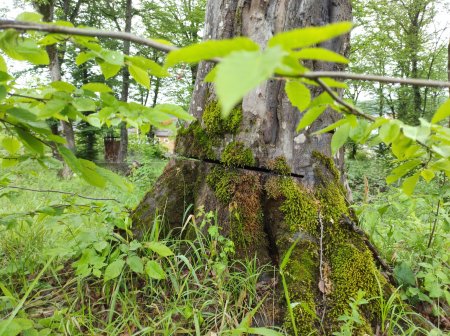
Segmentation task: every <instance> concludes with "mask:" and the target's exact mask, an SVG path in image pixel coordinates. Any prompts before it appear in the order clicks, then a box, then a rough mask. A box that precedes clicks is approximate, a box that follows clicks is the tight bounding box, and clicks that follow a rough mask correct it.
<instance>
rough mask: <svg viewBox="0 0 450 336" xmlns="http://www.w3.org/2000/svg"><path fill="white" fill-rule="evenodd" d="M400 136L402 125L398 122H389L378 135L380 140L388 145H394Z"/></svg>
mask: <svg viewBox="0 0 450 336" xmlns="http://www.w3.org/2000/svg"><path fill="white" fill-rule="evenodd" d="M399 134H400V125H399V124H398V123H397V122H396V121H389V122H388V123H385V124H384V125H383V126H381V128H380V131H379V133H378V135H379V137H380V139H381V140H382V141H383V142H384V143H385V144H387V145H389V144H390V143H392V142H393V141H394V140H395V139H396V138H397V137H398V135H399Z"/></svg>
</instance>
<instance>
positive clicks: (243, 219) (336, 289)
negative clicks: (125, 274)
mask: <svg viewBox="0 0 450 336" xmlns="http://www.w3.org/2000/svg"><path fill="white" fill-rule="evenodd" d="M345 20H351V5H350V1H349V0H320V1H317V0H276V1H264V0H252V1H238V0H214V1H209V2H208V5H207V11H206V27H205V34H204V36H205V37H206V38H208V39H225V38H232V37H234V36H239V35H245V36H248V37H250V38H252V39H253V40H254V41H256V42H257V43H259V44H260V45H261V46H265V45H266V43H267V41H268V40H269V38H271V37H272V36H273V34H276V33H278V32H281V31H285V30H290V29H293V28H297V27H305V26H318V25H325V24H328V23H332V22H337V21H345ZM322 47H325V48H328V49H330V50H333V51H335V52H338V53H341V54H347V52H348V50H349V36H343V37H339V38H336V39H334V40H333V41H329V42H326V43H324V44H323V45H322ZM309 66H310V67H311V68H313V69H314V70H338V69H340V68H339V66H337V65H335V64H330V63H322V62H314V63H311V64H309ZM212 67H213V64H211V63H202V64H200V65H199V69H198V73H197V81H196V85H195V89H194V93H193V98H192V102H191V107H190V111H191V113H192V114H193V115H194V116H195V117H196V118H197V121H196V122H194V123H192V124H191V125H189V127H188V128H186V129H183V130H181V131H180V132H179V134H178V136H177V143H176V149H175V151H176V153H177V154H178V155H179V157H180V158H181V157H183V158H190V159H172V160H171V161H170V163H169V164H168V166H167V168H166V169H165V171H164V173H163V174H162V176H161V177H160V178H159V180H158V181H157V183H156V185H155V186H154V188H153V190H151V191H150V192H149V193H148V194H147V195H146V196H145V198H144V200H143V201H142V202H141V204H140V205H139V206H138V207H137V208H136V209H135V211H134V214H133V216H134V227H135V232H136V233H137V234H138V235H142V233H143V232H145V231H146V230H148V229H149V227H150V226H151V225H152V223H153V219H154V216H155V214H162V215H164V219H165V222H166V224H167V228H168V229H174V228H176V227H180V226H181V225H182V224H183V223H182V219H183V215H184V210H185V209H186V208H187V207H188V206H189V205H190V204H193V205H194V208H197V207H200V206H204V208H205V209H206V210H207V211H217V215H218V222H219V223H220V226H221V227H222V229H223V234H225V235H227V236H229V237H231V239H232V240H233V241H234V243H235V247H236V254H237V256H238V257H241V258H247V257H253V256H255V255H256V256H257V258H258V263H259V264H265V263H267V262H271V263H273V264H274V265H279V263H280V261H281V260H280V259H282V257H283V255H285V253H286V251H287V250H288V249H289V247H290V246H291V245H292V244H293V243H294V242H297V244H296V246H295V248H294V250H293V253H292V255H291V258H290V261H289V262H288V263H287V266H286V269H285V273H286V274H287V275H286V283H287V289H288V291H289V296H290V300H291V302H297V303H300V304H299V305H297V306H296V307H295V308H294V309H293V310H294V319H295V323H293V321H291V319H290V317H289V314H287V313H286V311H287V307H286V302H285V301H284V295H283V294H282V293H283V292H282V288H281V287H280V288H278V292H277V294H276V295H272V296H269V299H267V300H266V302H265V304H264V307H263V308H262V309H263V310H271V313H269V314H266V315H267V316H273V315H275V316H276V319H275V320H276V321H275V323H277V324H278V325H284V327H285V328H286V330H287V331H288V333H289V334H293V332H292V331H293V328H294V325H295V326H296V328H297V329H298V332H299V335H307V334H309V333H310V332H314V333H317V334H326V335H329V334H330V335H331V333H332V332H333V331H336V330H338V329H339V326H340V322H339V321H338V320H337V318H338V317H339V316H340V315H342V314H344V312H345V311H346V310H347V309H348V307H349V303H350V298H351V297H355V296H356V294H357V293H358V291H359V290H364V291H365V292H366V295H367V297H375V296H378V295H379V287H378V282H379V283H380V284H381V287H382V288H384V287H385V286H387V281H386V279H385V278H384V277H383V276H382V275H381V273H380V272H379V271H378V269H377V266H376V262H375V259H374V257H373V255H372V252H371V250H370V249H369V248H368V247H367V244H366V243H367V239H366V238H365V237H364V236H363V235H361V232H360V230H359V231H358V229H357V228H356V226H355V224H354V222H355V219H354V218H353V217H354V216H353V215H352V213H351V211H350V210H349V207H348V205H349V204H348V202H347V200H346V195H347V193H346V190H345V188H344V187H343V185H342V181H343V178H342V174H341V173H340V171H342V167H343V152H342V151H341V152H339V153H338V155H337V156H336V157H335V158H334V160H333V159H331V158H330V156H331V151H330V142H331V137H332V134H330V133H325V134H322V135H313V132H314V131H316V130H318V129H321V128H323V127H325V126H327V125H329V124H330V123H333V122H335V121H336V120H337V119H338V118H339V115H337V114H336V113H334V112H332V111H327V112H326V113H325V114H324V115H323V116H321V117H320V118H319V119H318V120H317V121H316V122H315V123H314V124H313V125H312V126H311V127H310V128H309V129H308V130H305V131H302V132H301V133H297V132H296V126H297V124H298V122H299V120H300V118H301V114H300V113H299V111H298V110H296V109H295V108H294V107H292V105H291V104H290V102H289V100H288V99H287V97H286V94H285V93H284V83H283V82H281V81H278V80H269V81H267V82H266V83H264V84H262V85H261V86H259V87H258V88H257V89H255V90H253V91H252V92H250V93H249V94H248V95H247V96H246V97H245V98H244V99H243V101H242V104H241V105H240V106H238V107H236V108H235V109H234V111H233V112H232V113H231V115H232V117H231V118H230V119H227V120H222V119H220V118H221V117H220V108H219V106H218V104H217V101H216V97H215V94H214V88H213V87H212V86H211V85H210V84H208V83H204V82H203V79H204V78H205V76H206V74H207V73H208V72H209V71H210V70H211V69H212ZM312 92H313V94H314V95H315V96H317V95H319V94H320V93H321V92H322V91H321V90H320V89H318V88H312ZM355 228H356V229H355ZM187 235H188V237H189V233H188V234H187ZM378 308H379V307H378V306H377V303H376V301H375V300H374V301H371V303H370V304H368V305H365V306H364V307H363V308H361V315H362V318H363V320H364V323H363V324H362V325H360V326H359V327H358V328H359V329H358V330H359V332H361V333H362V332H363V331H366V332H367V333H369V334H370V333H371V330H374V329H375V328H376V323H377V318H378V316H379V313H378ZM264 315H265V314H264V313H262V314H260V318H258V319H255V321H254V323H255V324H259V325H269V324H272V323H273V321H272V320H271V321H266V320H265V319H264V318H262V316H264Z"/></svg>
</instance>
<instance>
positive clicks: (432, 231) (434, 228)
mask: <svg viewBox="0 0 450 336" xmlns="http://www.w3.org/2000/svg"><path fill="white" fill-rule="evenodd" d="M440 208H441V200H439V201H438V203H437V208H436V213H435V216H434V223H433V229H432V230H431V233H430V239H429V240H428V244H427V248H430V247H431V243H432V242H433V237H434V232H435V231H436V226H437V222H438V219H439V210H440Z"/></svg>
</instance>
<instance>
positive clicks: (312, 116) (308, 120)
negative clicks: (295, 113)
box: [297, 105, 327, 132]
mask: <svg viewBox="0 0 450 336" xmlns="http://www.w3.org/2000/svg"><path fill="white" fill-rule="evenodd" d="M326 109H327V107H326V106H323V105H322V106H315V107H313V108H311V109H309V110H308V111H306V113H305V114H304V115H303V116H302V119H301V120H300V123H299V124H298V126H297V132H299V131H300V130H302V129H304V128H305V127H307V126H309V125H311V124H312V123H313V122H314V121H315V120H316V119H317V118H319V116H320V115H321V114H322V113H323V112H325V110H326Z"/></svg>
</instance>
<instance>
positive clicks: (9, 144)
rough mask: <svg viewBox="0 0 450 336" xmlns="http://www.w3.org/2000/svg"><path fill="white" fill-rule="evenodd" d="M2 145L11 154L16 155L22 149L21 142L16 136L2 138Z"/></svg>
mask: <svg viewBox="0 0 450 336" xmlns="http://www.w3.org/2000/svg"><path fill="white" fill-rule="evenodd" d="M2 146H3V148H4V149H6V150H7V151H8V153H9V154H11V155H14V154H16V153H17V152H18V151H19V149H20V142H19V140H17V139H16V138H13V137H6V138H3V140H2Z"/></svg>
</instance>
